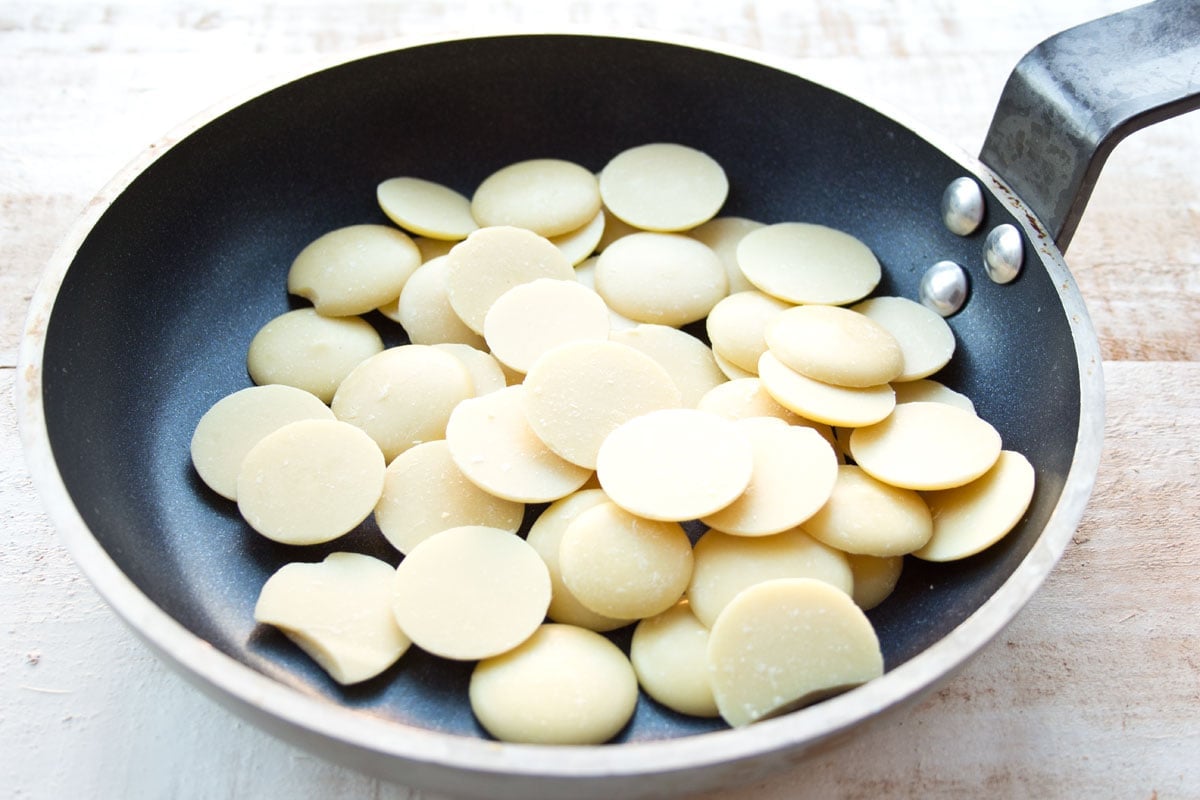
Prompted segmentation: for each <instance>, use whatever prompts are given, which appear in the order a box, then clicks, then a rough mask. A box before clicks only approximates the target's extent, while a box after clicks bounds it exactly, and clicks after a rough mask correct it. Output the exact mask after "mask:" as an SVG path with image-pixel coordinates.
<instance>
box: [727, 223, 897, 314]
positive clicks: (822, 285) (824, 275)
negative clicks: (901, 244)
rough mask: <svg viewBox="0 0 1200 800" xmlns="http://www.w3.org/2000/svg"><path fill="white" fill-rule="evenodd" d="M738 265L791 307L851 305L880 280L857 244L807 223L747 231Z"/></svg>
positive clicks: (834, 231)
mask: <svg viewBox="0 0 1200 800" xmlns="http://www.w3.org/2000/svg"><path fill="white" fill-rule="evenodd" d="M737 259H738V265H739V266H741V268H742V272H743V273H744V274H745V276H746V278H747V279H748V280H749V281H750V282H751V283H752V284H754V285H755V286H756V287H758V288H759V289H761V290H762V291H764V292H766V293H767V294H770V295H774V296H775V297H778V298H780V299H781V300H787V301H789V302H792V303H822V304H826V305H845V304H847V303H853V302H856V301H858V300H861V299H862V298H864V297H866V296H867V295H868V294H870V293H871V290H873V289H874V288H875V286H876V284H878V283H879V279H880V277H882V274H883V271H882V269H881V267H880V265H879V261H878V259H876V258H875V255H874V254H873V253H872V252H871V249H870V248H869V247H867V246H866V245H865V244H863V243H862V241H860V240H859V239H857V238H856V237H854V236H851V235H850V234H848V233H844V232H843V231H839V230H837V229H835V228H829V227H826V226H824V225H814V224H811V223H807V222H780V223H776V224H774V225H766V226H764V227H762V228H759V229H758V230H755V231H751V232H750V233H748V234H746V235H745V236H744V237H743V238H742V241H741V242H740V243H739V244H738V249H737Z"/></svg>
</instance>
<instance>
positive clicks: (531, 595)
mask: <svg viewBox="0 0 1200 800" xmlns="http://www.w3.org/2000/svg"><path fill="white" fill-rule="evenodd" d="M549 606H550V574H549V573H548V572H547V571H546V565H545V564H543V563H542V559H541V558H540V557H539V556H538V554H537V552H536V551H534V549H533V548H532V547H530V546H529V545H528V544H527V543H526V542H525V540H524V539H522V538H521V537H519V536H516V535H515V534H512V533H509V532H508V531H503V530H500V529H498V528H489V527H486V526H482V525H466V526H463V527H459V528H450V529H449V530H445V531H442V532H440V533H435V534H434V535H433V536H430V537H429V538H428V539H426V540H425V541H423V542H421V543H420V544H418V545H417V546H416V547H414V548H413V549H412V552H410V553H409V554H408V555H406V556H405V557H404V560H403V561H401V562H400V566H399V567H397V568H396V572H395V578H394V582H393V588H392V613H394V614H395V616H396V622H397V623H399V625H400V629H401V630H402V631H404V633H405V634H407V635H408V637H409V638H410V639H412V641H413V644H415V645H417V646H418V647H420V648H421V649H422V650H425V651H426V652H429V653H433V654H434V655H438V656H442V657H443V658H452V659H456V660H462V661H470V660H475V659H480V658H489V657H491V656H495V655H499V654H500V653H504V652H507V651H509V650H512V649H513V648H514V647H516V646H517V645H519V644H521V642H524V641H525V640H526V639H528V638H529V637H530V636H532V635H533V632H534V631H536V630H537V629H538V626H539V625H541V624H542V620H543V619H545V616H546V609H547V608H548V607H549Z"/></svg>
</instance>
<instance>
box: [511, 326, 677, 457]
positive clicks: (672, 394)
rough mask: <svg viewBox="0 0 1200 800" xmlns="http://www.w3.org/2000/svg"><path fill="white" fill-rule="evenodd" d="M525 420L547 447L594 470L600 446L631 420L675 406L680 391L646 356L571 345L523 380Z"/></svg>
mask: <svg viewBox="0 0 1200 800" xmlns="http://www.w3.org/2000/svg"><path fill="white" fill-rule="evenodd" d="M525 388H526V392H525V415H526V418H527V419H528V420H529V426H530V427H531V428H532V429H533V432H534V433H536V434H537V435H538V438H540V439H541V440H542V441H543V442H545V443H546V446H547V447H549V448H550V449H551V450H553V451H554V452H555V453H557V454H558V455H560V456H562V457H563V458H565V459H567V460H568V461H570V462H572V463H574V464H578V465H580V466H581V467H587V468H588V469H595V467H596V459H597V456H598V454H599V452H600V445H601V444H603V442H604V440H605V438H606V437H607V436H608V435H609V434H610V433H612V432H613V431H614V430H616V428H617V427H618V426H620V425H621V424H623V423H625V422H628V421H629V420H631V419H633V418H634V417H638V416H641V415H642V414H646V413H648V412H650V411H657V410H658V409H663V408H678V407H679V406H680V395H679V389H678V388H676V386H675V381H673V380H672V379H671V376H670V375H668V374H667V371H666V370H665V369H663V368H662V366H661V365H659V363H658V362H657V361H655V360H654V359H652V358H651V357H650V356H648V355H646V354H645V353H642V352H640V351H638V350H635V349H634V348H632V347H629V346H627V345H623V344H620V343H618V342H608V341H605V342H571V343H568V344H564V345H560V346H558V347H556V348H554V349H553V350H550V351H549V352H547V353H546V354H545V355H543V356H542V357H541V358H539V359H538V360H537V361H536V362H535V363H534V365H533V368H532V369H530V370H529V374H528V375H527V376H526V377H525Z"/></svg>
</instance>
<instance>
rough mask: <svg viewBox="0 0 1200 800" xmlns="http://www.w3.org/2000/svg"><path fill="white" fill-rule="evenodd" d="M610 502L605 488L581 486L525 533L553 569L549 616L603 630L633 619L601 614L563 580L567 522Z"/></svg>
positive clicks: (547, 508) (539, 516)
mask: <svg viewBox="0 0 1200 800" xmlns="http://www.w3.org/2000/svg"><path fill="white" fill-rule="evenodd" d="M607 502H608V495H606V494H605V493H604V491H603V490H602V489H586V488H585V489H580V490H579V491H577V492H574V493H573V494H569V495H567V496H566V497H564V498H562V499H561V500H555V501H554V502H553V503H551V504H550V505H549V506H547V507H546V510H545V511H543V512H542V513H541V514H539V515H538V518H537V519H536V520H534V522H533V525H532V526H530V528H529V535H528V536H526V537H525V540H526V541H527V542H529V544H530V546H531V547H533V549H534V550H537V552H538V555H540V556H541V557H542V561H545V562H546V568H547V569H548V570H550V585H551V587H552V588H551V594H550V609H549V610H548V611H547V612H546V616H547V617H549V618H550V619H551V620H553V621H554V622H561V623H564V624H566V625H578V626H579V627H581V628H587V629H588V630H593V631H599V632H601V633H603V632H605V631H611V630H616V629H617V628H622V627H624V626H626V625H629V624H630V623H632V622H633V620H628V619H616V618H613V617H606V616H604V615H603V614H597V613H596V612H595V611H592V610H591V609H590V608H588V607H587V606H585V605H584V604H583V603H580V602H579V600H578V599H576V597H575V595H573V594H571V590H570V589H568V588H567V585H566V584H565V583H563V579H562V568H561V567H560V566H559V561H558V547H559V544H560V543H561V542H562V536H563V534H564V533H565V532H566V530H567V526H568V525H570V524H571V523H572V522H573V521H574V520H575V518H576V517H578V516H579V515H580V514H582V513H583V512H584V511H587V510H588V509H589V508H591V507H593V506H598V505H600V504H601V503H607Z"/></svg>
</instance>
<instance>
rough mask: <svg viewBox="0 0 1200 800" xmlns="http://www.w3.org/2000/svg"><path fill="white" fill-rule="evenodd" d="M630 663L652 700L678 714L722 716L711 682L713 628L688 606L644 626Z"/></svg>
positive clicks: (650, 619)
mask: <svg viewBox="0 0 1200 800" xmlns="http://www.w3.org/2000/svg"><path fill="white" fill-rule="evenodd" d="M629 660H630V661H631V662H632V663H633V669H634V672H636V673H637V677H638V683H639V684H640V685H641V687H642V689H643V690H644V691H645V692H646V694H648V695H650V696H651V697H653V698H654V699H655V700H657V701H658V702H660V703H662V704H663V705H664V706H666V707H667V708H669V709H671V710H672V711H678V712H679V713H680V714H689V715H691V716H693V717H715V716H717V701H716V700H715V699H713V692H712V681H711V680H710V679H709V676H708V628H706V627H704V625H703V624H701V622H700V620H698V619H696V615H695V614H693V613H692V610H691V607H690V606H689V605H688V602H687V601H686V600H681V601H680V602H678V603H676V604H675V605H674V606H672V607H671V608H669V609H667V610H666V611H664V612H663V613H661V614H659V615H657V616H654V617H647V618H646V619H644V620H642V621H641V622H639V623H638V625H637V627H636V628H635V629H634V631H633V639H632V641H631V642H630V644H629Z"/></svg>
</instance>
